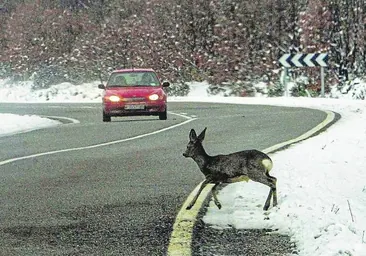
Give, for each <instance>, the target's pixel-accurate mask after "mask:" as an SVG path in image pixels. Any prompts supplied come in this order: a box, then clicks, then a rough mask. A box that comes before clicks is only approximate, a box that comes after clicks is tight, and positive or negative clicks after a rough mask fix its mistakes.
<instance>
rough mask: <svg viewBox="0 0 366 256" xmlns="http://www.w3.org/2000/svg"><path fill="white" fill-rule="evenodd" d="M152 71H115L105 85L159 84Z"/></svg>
mask: <svg viewBox="0 0 366 256" xmlns="http://www.w3.org/2000/svg"><path fill="white" fill-rule="evenodd" d="M159 85H160V83H159V80H158V78H157V77H156V74H155V73H154V72H150V71H146V72H136V71H135V72H115V73H112V74H111V76H110V77H109V79H108V82H107V87H127V86H159Z"/></svg>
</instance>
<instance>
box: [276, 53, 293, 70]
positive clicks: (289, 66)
mask: <svg viewBox="0 0 366 256" xmlns="http://www.w3.org/2000/svg"><path fill="white" fill-rule="evenodd" d="M290 56H291V54H290V53H286V54H284V55H282V56H281V58H280V59H279V60H278V61H279V62H280V63H281V64H282V66H284V67H285V68H291V65H290V64H289V63H288V62H287V59H288V57H290Z"/></svg>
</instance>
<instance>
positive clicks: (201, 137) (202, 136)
mask: <svg viewBox="0 0 366 256" xmlns="http://www.w3.org/2000/svg"><path fill="white" fill-rule="evenodd" d="M206 130H207V127H205V129H203V131H202V132H201V134H200V135H198V139H199V140H200V141H201V142H202V141H203V139H204V138H205V134H206Z"/></svg>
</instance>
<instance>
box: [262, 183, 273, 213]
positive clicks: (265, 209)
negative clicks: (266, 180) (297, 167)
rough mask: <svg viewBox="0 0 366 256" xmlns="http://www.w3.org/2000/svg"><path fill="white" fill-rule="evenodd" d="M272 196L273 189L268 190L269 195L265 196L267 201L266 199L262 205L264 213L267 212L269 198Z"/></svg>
mask: <svg viewBox="0 0 366 256" xmlns="http://www.w3.org/2000/svg"><path fill="white" fill-rule="evenodd" d="M272 195H273V189H272V188H270V190H269V193H268V196H267V199H266V202H265V203H264V206H263V210H264V211H267V210H268V208H269V206H270V204H271V198H272Z"/></svg>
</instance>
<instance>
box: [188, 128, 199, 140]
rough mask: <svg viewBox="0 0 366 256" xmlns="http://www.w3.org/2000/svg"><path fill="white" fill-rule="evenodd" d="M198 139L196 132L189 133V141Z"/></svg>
mask: <svg viewBox="0 0 366 256" xmlns="http://www.w3.org/2000/svg"><path fill="white" fill-rule="evenodd" d="M196 139H197V134H196V131H195V130H194V129H191V132H190V133H189V140H190V141H194V140H196Z"/></svg>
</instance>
